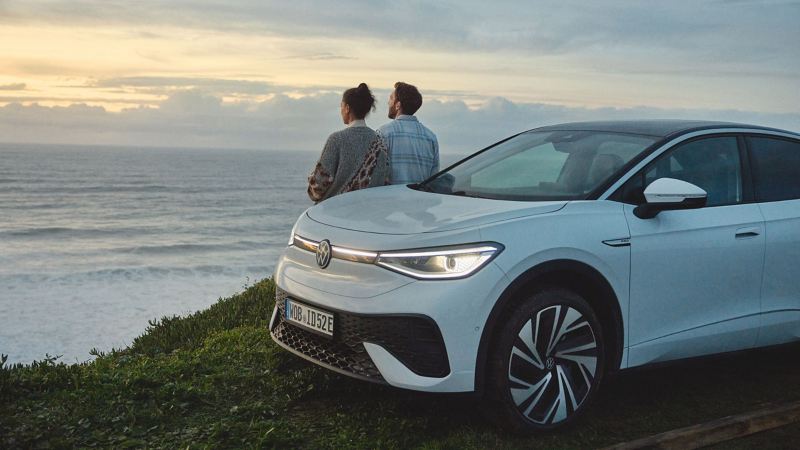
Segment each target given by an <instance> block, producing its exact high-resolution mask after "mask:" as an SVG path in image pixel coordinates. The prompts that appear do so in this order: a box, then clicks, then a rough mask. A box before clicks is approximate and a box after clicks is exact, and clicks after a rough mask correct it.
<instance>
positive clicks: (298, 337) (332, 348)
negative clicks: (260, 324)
mask: <svg viewBox="0 0 800 450" xmlns="http://www.w3.org/2000/svg"><path fill="white" fill-rule="evenodd" d="M286 297H289V298H292V299H294V300H297V301H298V302H301V303H304V304H307V305H308V306H311V307H313V308H318V309H321V310H324V311H328V312H332V313H333V314H334V317H335V319H334V330H333V339H331V338H330V337H327V336H326V337H322V336H318V335H317V334H314V333H311V332H310V331H308V330H306V329H305V328H302V327H300V326H295V324H293V323H292V322H287V321H285V320H284V317H283V314H284V311H283V310H282V307H283V305H284V303H283V299H285V298H286ZM275 298H276V307H277V308H278V313H279V314H278V319H277V320H276V323H275V324H274V326H273V328H272V330H270V334H271V335H272V337H273V339H274V340H275V341H279V342H281V343H283V344H285V345H284V346H287V345H288V346H289V347H290V348H293V349H294V350H295V352H294V353H297V352H298V351H299V352H300V353H302V354H304V355H305V356H306V359H309V360H311V361H313V362H315V363H318V364H320V365H323V366H325V367H328V368H330V367H338V369H340V370H339V372H340V373H345V374H346V375H355V376H356V378H359V377H364V376H366V377H368V378H370V377H371V378H378V379H379V381H380V380H382V377H381V375H380V372H379V371H378V369H377V367H376V366H375V365H374V363H373V362H372V360H371V358H370V357H369V355H368V353H367V351H366V349H365V348H364V346H363V345H362V344H363V343H364V342H369V343H372V344H376V345H380V346H381V347H383V348H384V349H385V350H386V351H387V352H389V353H390V354H391V355H392V356H394V357H395V358H396V359H397V360H398V361H400V362H401V363H402V364H403V365H404V366H406V367H407V368H408V369H409V370H410V371H412V372H414V373H415V374H417V375H419V376H423V377H430V378H444V377H446V376H447V375H449V374H450V361H449V359H448V355H447V349H446V348H445V345H444V339H443V337H442V333H441V330H440V329H439V326H438V325H437V324H436V322H435V321H434V320H433V319H431V318H430V317H428V316H425V315H423V314H361V313H353V312H350V311H345V310H342V309H337V308H331V307H328V306H322V305H319V304H317V303H315V302H311V301H308V300H306V299H303V298H300V297H298V296H295V295H292V294H289V293H288V292H286V291H284V290H283V289H280V288H276V289H275ZM287 327H288V328H287ZM282 339H290V340H292V341H296V345H297V346H302V347H305V348H306V349H307V350H308V351H309V352H312V353H314V354H316V355H320V358H321V359H320V358H315V357H314V356H313V355H309V354H308V353H304V352H303V351H302V350H301V349H299V348H295V347H293V346H292V345H291V344H290V343H287V342H283V341H282ZM322 359H326V360H332V361H336V363H337V364H338V365H339V366H343V367H339V366H337V365H335V364H330V363H326V362H325V361H323V360H322ZM348 368H349V369H350V370H348Z"/></svg>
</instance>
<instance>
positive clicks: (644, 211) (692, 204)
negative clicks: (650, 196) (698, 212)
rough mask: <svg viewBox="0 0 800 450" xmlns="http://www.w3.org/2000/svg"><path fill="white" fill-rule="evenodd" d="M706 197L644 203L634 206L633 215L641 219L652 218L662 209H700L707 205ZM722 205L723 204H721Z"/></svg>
mask: <svg viewBox="0 0 800 450" xmlns="http://www.w3.org/2000/svg"><path fill="white" fill-rule="evenodd" d="M706 200H707V199H706V197H697V198H685V199H683V201H680V202H668V203H642V204H641V205H639V206H637V207H636V208H633V215H634V216H636V217H638V218H640V219H652V218H653V217H655V216H657V215H658V213H660V212H661V211H675V210H683V209H700V208H703V207H705V206H706ZM719 206H721V205H719Z"/></svg>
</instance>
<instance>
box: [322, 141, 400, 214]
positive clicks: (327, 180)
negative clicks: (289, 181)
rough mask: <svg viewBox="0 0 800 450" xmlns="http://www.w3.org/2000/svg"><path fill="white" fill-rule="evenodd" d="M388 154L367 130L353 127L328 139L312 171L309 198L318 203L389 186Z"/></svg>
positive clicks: (380, 142)
mask: <svg viewBox="0 0 800 450" xmlns="http://www.w3.org/2000/svg"><path fill="white" fill-rule="evenodd" d="M390 177H391V170H390V168H389V153H388V151H387V150H386V145H385V144H384V143H383V140H381V138H380V137H379V136H378V135H377V134H376V133H375V131H373V130H372V129H371V128H369V127H366V126H354V127H350V128H345V129H344V130H340V131H337V132H335V133H333V134H331V135H330V136H329V137H328V141H327V142H326V143H325V148H324V149H323V150H322V155H321V156H320V158H319V161H318V162H317V165H316V167H314V171H313V172H311V174H310V175H309V176H308V196H309V198H311V200H313V201H314V202H315V203H319V202H321V201H323V200H325V199H328V198H331V197H333V196H334V195H338V194H343V193H345V192H350V191H354V190H356V189H364V188H368V187H375V186H384V185H387V184H390V181H391V180H390Z"/></svg>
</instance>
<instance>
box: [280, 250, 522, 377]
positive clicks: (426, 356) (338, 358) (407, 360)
mask: <svg viewBox="0 0 800 450" xmlns="http://www.w3.org/2000/svg"><path fill="white" fill-rule="evenodd" d="M335 263H336V265H335V266H334V263H333V262H332V263H331V267H330V269H331V271H330V272H327V273H323V272H324V270H323V269H319V268H318V267H316V266H315V265H314V255H313V254H312V253H310V252H307V251H304V250H300V249H297V248H293V247H289V248H287V250H286V251H285V252H284V254H283V256H282V257H281V259H280V260H279V263H278V266H277V268H276V273H275V281H276V285H277V288H276V307H275V311H274V312H273V318H272V320H271V321H270V331H271V334H272V337H273V339H274V340H275V341H276V342H277V343H278V344H280V345H281V346H282V347H284V348H286V349H288V350H290V351H292V352H293V353H295V354H298V355H299V356H302V357H304V358H306V359H308V360H311V361H313V362H315V363H317V364H320V365H322V366H324V367H327V368H329V369H331V370H335V371H337V372H340V373H343V374H346V375H349V376H353V377H356V378H360V379H364V380H368V381H373V382H379V383H386V384H389V385H392V386H396V387H401V388H407V389H413V390H420V391H429V392H470V391H473V390H474V388H475V367H476V361H477V353H478V346H479V343H480V339H481V335H482V332H483V327H484V325H485V323H486V318H487V317H488V315H489V312H490V311H491V308H492V306H493V305H494V302H495V300H496V299H497V298H498V297H499V295H500V293H501V292H502V290H503V289H504V288H505V287H506V286H507V281H506V277H505V274H504V273H503V272H502V271H501V270H500V269H499V268H498V267H497V266H496V265H495V264H494V263H489V264H488V265H487V266H486V267H484V268H483V269H481V270H480V271H479V272H477V273H475V274H473V275H472V276H470V277H468V278H465V279H459V280H446V281H445V280H436V281H416V280H413V279H411V278H408V277H406V276H404V275H400V274H396V273H393V272H390V271H388V270H386V269H383V268H380V267H378V266H374V265H366V264H363V263H356V262H348V261H335ZM314 271H316V272H318V273H317V275H318V276H316V277H315V276H313V275H314V273H313V272H314ZM364 271H367V272H368V276H357V275H358V274H363V273H364ZM372 271H375V272H374V273H372ZM299 273H302V274H303V276H304V278H302V281H303V282H302V283H301V282H299V281H297V280H295V279H294V278H292V276H291V275H292V274H299ZM348 274H349V275H348ZM309 275H310V276H309ZM387 277H388V278H387ZM331 279H332V280H333V281H332V282H329V281H328V280H331ZM342 279H347V280H348V281H349V283H350V284H351V288H350V289H348V290H346V291H342V290H339V292H334V291H337V286H338V285H337V284H336V283H341V282H342ZM372 280H375V282H374V283H373V284H371V281H372ZM359 288H360V290H358V289H359ZM354 289H355V290H354ZM356 290H358V292H366V293H368V296H364V297H361V296H356V292H357V291H356ZM345 294H349V295H345ZM287 296H288V297H290V298H292V299H294V300H296V301H299V302H301V303H307V304H309V305H310V306H313V307H317V308H322V309H325V310H328V311H329V312H332V313H334V315H335V326H334V336H333V337H332V338H328V337H323V336H319V335H316V334H314V333H311V332H308V331H306V330H304V329H302V328H299V327H297V326H295V325H292V324H290V323H288V322H286V321H285V320H284V318H283V314H284V309H283V305H284V300H285V298H286V297H287Z"/></svg>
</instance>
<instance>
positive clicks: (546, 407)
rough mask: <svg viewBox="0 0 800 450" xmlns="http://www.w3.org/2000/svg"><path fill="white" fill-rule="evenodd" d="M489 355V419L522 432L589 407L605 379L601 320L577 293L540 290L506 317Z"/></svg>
mask: <svg viewBox="0 0 800 450" xmlns="http://www.w3.org/2000/svg"><path fill="white" fill-rule="evenodd" d="M502 326H503V328H502V329H501V330H500V331H499V332H498V335H497V336H496V339H495V340H494V345H493V348H492V349H491V353H490V361H489V366H488V369H489V370H490V373H489V374H488V375H489V385H488V386H487V388H488V391H487V393H488V397H489V400H490V406H491V408H490V410H489V411H488V412H489V413H490V418H491V419H492V420H493V421H494V422H496V423H497V424H498V425H500V426H502V427H503V428H506V429H509V430H511V431H515V432H520V433H529V432H536V431H545V430H552V429H554V428H558V427H561V426H564V425H567V424H569V423H571V422H573V421H574V420H575V419H576V418H578V417H579V416H580V415H581V414H582V413H583V411H585V410H586V407H587V405H588V404H589V402H590V400H591V399H592V397H593V396H594V394H595V393H596V392H597V389H598V387H599V385H600V382H601V380H602V377H603V370H604V369H605V367H604V359H605V358H604V356H605V352H604V350H605V347H604V344H603V340H602V339H601V336H602V332H601V329H600V322H599V321H598V320H597V316H596V315H595V313H594V311H592V308H591V307H590V306H589V304H588V303H587V302H586V300H584V299H583V298H582V297H581V296H579V295H578V294H576V293H574V292H572V291H569V290H566V289H561V288H550V289H544V290H541V291H539V292H537V293H535V294H532V295H531V296H530V297H528V298H527V299H525V300H524V301H523V302H521V303H518V304H517V305H516V307H515V308H514V310H513V311H510V312H509V313H508V314H506V315H505V317H504V319H503V325H502Z"/></svg>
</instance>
